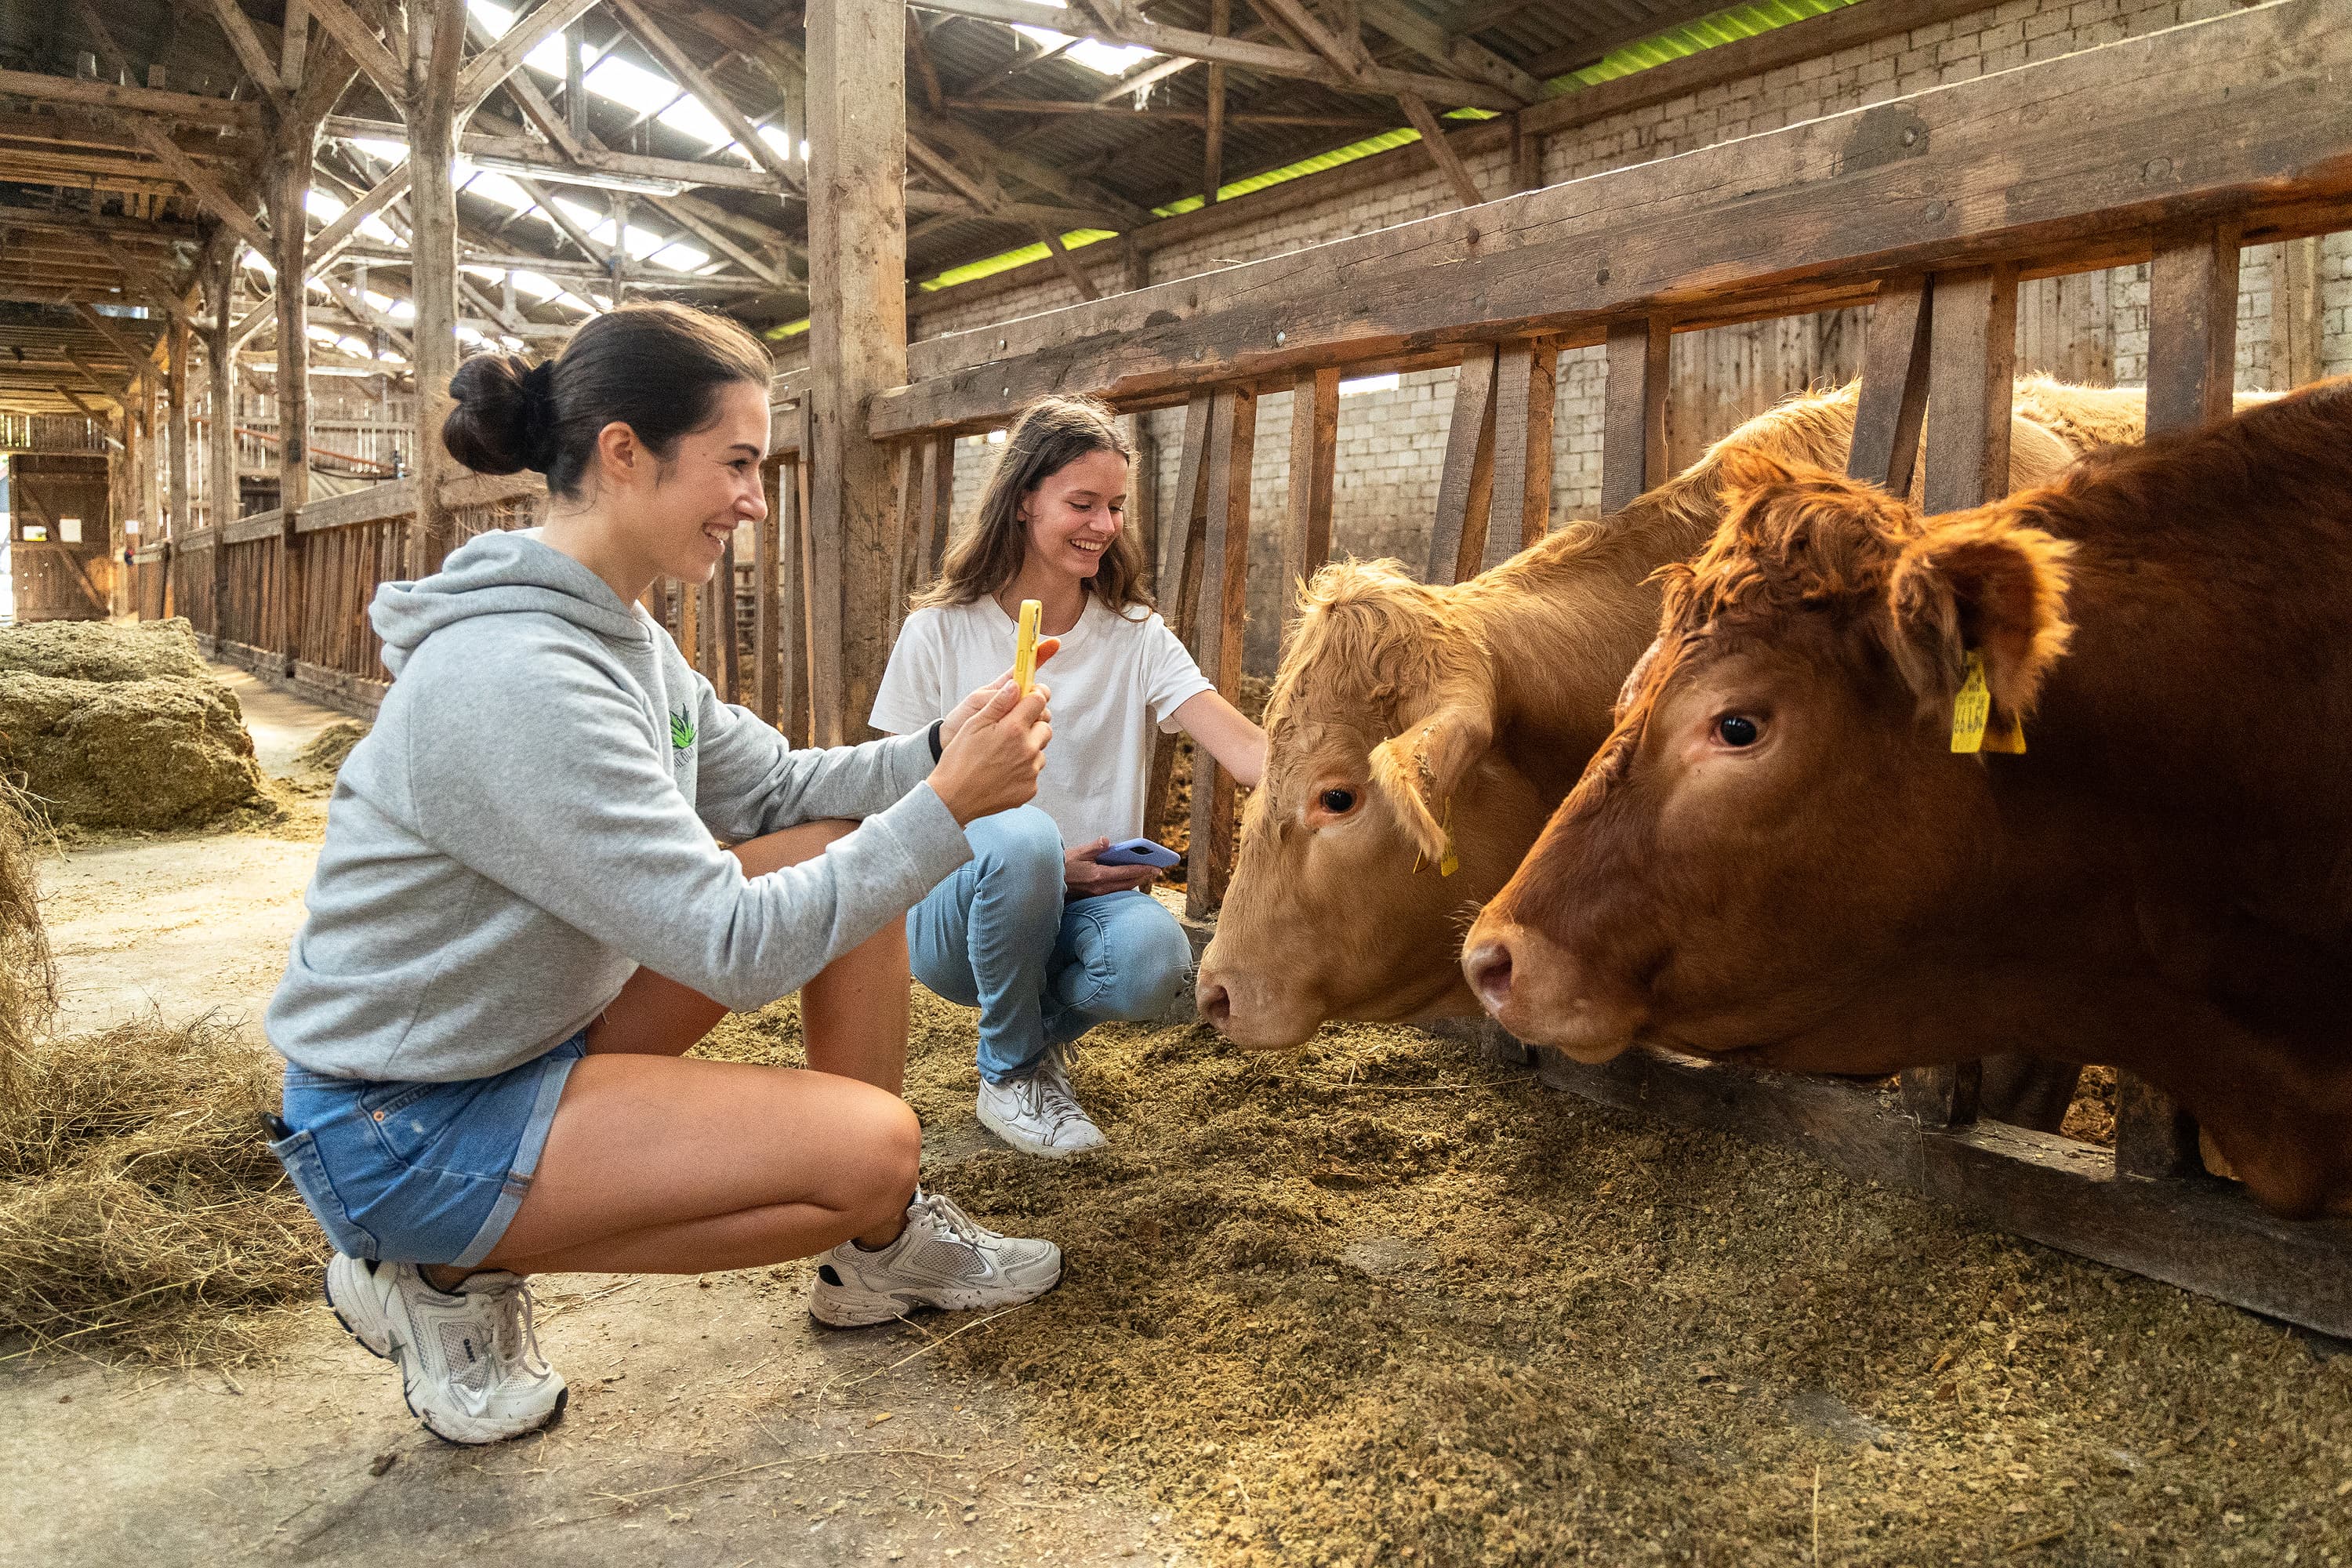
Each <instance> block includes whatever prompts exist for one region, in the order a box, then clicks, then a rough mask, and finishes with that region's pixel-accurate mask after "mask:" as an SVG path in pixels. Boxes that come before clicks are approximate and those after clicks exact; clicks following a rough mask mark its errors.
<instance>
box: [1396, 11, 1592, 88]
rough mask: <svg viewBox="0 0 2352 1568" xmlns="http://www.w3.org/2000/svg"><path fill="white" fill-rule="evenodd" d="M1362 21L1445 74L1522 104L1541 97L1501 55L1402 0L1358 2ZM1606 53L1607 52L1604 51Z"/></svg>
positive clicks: (1537, 83) (1535, 84)
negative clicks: (1453, 32)
mask: <svg viewBox="0 0 2352 1568" xmlns="http://www.w3.org/2000/svg"><path fill="white" fill-rule="evenodd" d="M1357 5H1358V6H1359V8H1360V9H1361V11H1362V12H1363V15H1364V20H1365V21H1367V22H1370V24H1371V25H1372V26H1375V27H1378V28H1379V29H1380V30H1381V32H1383V33H1386V34H1387V35H1388V36H1389V37H1391V38H1394V39H1395V40H1396V41H1397V42H1398V43H1400V44H1402V45H1403V46H1404V47H1406V48H1409V49H1411V50H1412V52H1413V53H1415V54H1417V55H1419V56H1420V57H1421V58H1423V59H1425V60H1427V61H1429V63H1430V64H1432V65H1433V66H1436V67H1437V68H1440V69H1441V70H1443V71H1444V72H1445V73H1446V74H1447V75H1448V76H1459V77H1464V78H1467V79H1474V80H1477V81H1483V82H1486V83H1488V84H1489V85H1491V86H1494V87H1498V88H1501V89H1503V90H1504V91H1505V92H1507V93H1509V94H1510V95H1511V96H1512V97H1513V98H1516V99H1517V100H1519V101H1520V102H1521V103H1533V102H1534V101H1535V100H1537V99H1538V98H1541V97H1543V96H1544V84H1543V83H1542V81H1541V80H1539V79H1537V78H1536V77H1534V76H1532V75H1530V74H1529V73H1528V72H1527V71H1525V70H1522V69H1521V68H1519V67H1517V66H1515V65H1513V64H1512V63H1511V62H1510V61H1508V60H1507V59H1505V58H1503V57H1502V56H1500V55H1498V54H1496V53H1495V52H1494V51H1493V50H1492V49H1489V48H1487V47H1486V46H1485V45H1483V44H1479V43H1477V42H1475V41H1474V40H1472V39H1470V38H1468V37H1460V36H1454V35H1448V34H1447V32H1446V31H1445V29H1444V28H1443V27H1441V26H1438V25H1437V24H1436V23H1435V22H1433V21H1431V20H1430V19H1429V18H1428V17H1426V16H1423V15H1422V14H1421V13H1420V12H1418V11H1416V10H1414V9H1413V8H1412V6H1411V5H1406V4H1405V0H1357ZM1603 52H1606V51H1603Z"/></svg>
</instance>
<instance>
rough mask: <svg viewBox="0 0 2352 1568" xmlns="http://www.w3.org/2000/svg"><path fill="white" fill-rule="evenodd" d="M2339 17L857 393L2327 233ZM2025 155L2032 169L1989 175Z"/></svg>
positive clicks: (1204, 286) (1064, 330) (1670, 170)
mask: <svg viewBox="0 0 2352 1568" xmlns="http://www.w3.org/2000/svg"><path fill="white" fill-rule="evenodd" d="M2331 19H2332V14H2331V13H2330V11H2329V9H2328V4H2327V0H2276V3H2274V4H2271V5H2263V6H2259V7H2256V8H2253V9H2250V10H2245V11H2239V12H2233V13H2231V14H2230V15H2228V16H2219V17H2216V18H2214V19H2212V20H2210V21H2206V22H2198V23H2191V24H2189V25H2186V26H2179V27H2175V28H2170V29H2168V30H2167V31H2165V32H2164V33H2163V34H2162V35H2161V36H2160V38H2159V37H2157V36H2151V37H2143V38H2137V39H2130V40H2126V41H2125V42H2121V43H2116V44H2111V45H2107V46H2105V47H2100V48H2095V49H2087V50H2083V51H2080V52H2077V53H2074V54H2071V55H2065V56H2062V57H2059V58H2053V59H2051V60H2047V61H2043V62H2042V63H2040V64H2036V65H2032V66H2026V67H2021V68H2018V69H2015V70H2008V71H2000V72H1996V73H1993V74H1991V75H1989V76H1984V77H1980V78H1978V79H1973V80H1970V81H1965V82H1958V83H1955V84H1953V85H1952V86H1950V87H1946V88H1938V89H1934V90H1932V91H1929V92H1926V93H1922V94H1919V95H1917V96H1916V97H1914V98H1908V99H1903V100H1896V101H1894V102H1889V103H1880V104H1874V105H1872V106H1870V107H1868V108H1864V109H1858V110H1851V111H1848V112H1846V113H1843V114H1834V115H1829V116H1824V117H1822V118H1821V119H1818V120H1811V121H1805V122H1803V123H1801V124H1798V125H1793V126H1789V127H1786V128H1784V129H1782V130H1780V131H1774V132H1766V133H1764V134H1761V135H1758V136H1751V137H1748V138H1745V139H1743V140H1739V141H1736V142H1726V143H1722V144H1719V145H1717V146H1713V147H1708V148H1703V149H1700V150H1698V151H1696V152H1692V153H1685V154H1683V155H1681V156H1679V157H1675V158H1667V159H1660V160H1655V161H1654V162H1650V163H1642V164H1639V165H1635V166H1633V167H1628V168H1622V169H1617V170H1612V171H1609V172H1606V173H1603V174H1594V175H1592V176H1591V177H1589V178H1586V179H1582V180H1574V181H1569V182H1566V183H1563V184H1556V185H1549V186H1547V187H1545V188H1543V189H1541V190H1538V191H1533V192H1529V193H1527V194H1525V195H1516V196H1511V197H1508V198H1506V199H1505V200H1503V201H1501V202H1497V203H1492V204H1489V205H1488V206H1487V207H1486V208H1484V209H1480V210H1478V211H1475V212H1456V213H1448V214H1444V215H1441V216H1435V217H1431V218H1425V219H1422V220H1420V221H1419V222H1417V223H1413V224H1408V225H1404V226H1400V227H1397V228H1394V229H1388V230H1383V231H1381V232H1378V233H1375V234H1370V235H1363V236H1358V237H1352V238H1349V239H1342V240H1335V241H1332V242H1330V243H1328V244H1326V245H1321V246H1316V247H1308V248H1307V249H1303V250H1299V251H1295V252H1291V253H1288V254H1286V255H1282V256H1277V257H1270V258H1265V259H1263V260H1259V261H1255V262H1251V263H1248V264H1246V265H1244V266H1240V267H1234V268H1226V269H1224V270H1223V271H1220V272H1217V273H1214V274H1212V275H1210V276H1208V277H1204V278H1192V279H1184V280H1183V281H1181V283H1162V284H1159V285H1155V286H1154V287H1152V288H1149V289H1140V290H1137V291H1135V292H1131V293H1125V294H1120V295H1117V296H1114V297H1111V298H1108V299H1105V300H1098V301H1097V302H1095V303H1094V304H1091V305H1079V306H1075V307H1071V308H1069V309H1067V310H1055V311H1049V312H1045V313H1043V314H1040V315H1036V316H1032V317H1028V318H1025V319H1023V320H1021V321H1013V322H1010V323H1002V324H999V325H997V326H993V327H991V328H988V329H986V331H985V333H984V335H983V334H982V333H981V332H977V331H975V332H956V333H950V334H946V335H943V336H941V337H939V338H934V339H929V340H927V341H925V342H922V343H919V344H918V345H916V347H915V348H914V350H913V351H912V352H911V354H910V363H911V365H912V367H913V369H914V371H915V373H916V377H917V379H916V380H915V382H914V383H913V384H910V385H908V386H903V387H899V388H897V389H893V390H891V391H888V392H887V393H884V394H883V395H880V396H878V397H877V398H876V399H875V401H874V404H873V405H872V408H871V411H870V412H871V421H872V428H873V429H874V431H875V432H876V433H877V434H881V435H897V434H905V433H909V432H911V431H914V430H917V429H924V428H933V427H960V428H970V427H973V426H980V425H983V424H985V423H987V422H990V421H996V420H1001V419H1002V418H1003V417H1004V416H1005V415H1006V414H1007V413H1008V412H1009V411H1010V410H1012V409H1014V408H1018V407H1019V406H1021V405H1024V404H1025V403H1027V402H1028V401H1030V400H1031V399H1033V398H1034V397H1036V396H1039V395H1044V394H1045V393H1048V392H1053V391H1057V390H1067V389H1069V388H1073V387H1084V388H1089V389H1092V390H1094V391H1096V392H1097V393H1099V394H1102V395H1107V396H1109V397H1111V398H1113V399H1115V400H1118V401H1119V402H1121V403H1122V404H1127V405H1132V403H1133V400H1136V399H1139V398H1141V397H1144V396H1148V395H1156V394H1160V393H1163V392H1172V391H1174V390H1176V389H1179V388H1181V387H1184V386H1187V385H1191V384H1199V383H1200V382H1201V381H1202V379H1204V378H1210V377H1213V378H1215V379H1219V380H1223V379H1228V378H1246V379H1255V378H1257V377H1261V376H1266V377H1277V376H1278V377H1287V376H1288V375H1289V374H1295V373H1296V371H1297V369H1299V368H1300V367H1302V366H1306V365H1315V364H1330V363H1350V364H1352V363H1358V362H1359V361H1360V360H1365V359H1370V358H1373V357H1376V356H1378V355H1380V354H1383V353H1396V352H1399V351H1401V350H1402V348H1403V347H1404V346H1405V345H1407V344H1408V343H1412V344H1416V345H1422V346H1434V345H1436V344H1439V343H1443V342H1447V341H1452V342H1467V341H1471V340H1475V339H1486V340H1492V339H1494V338H1496V337H1499V336H1507V335H1523V334H1531V333H1535V332H1543V333H1549V334H1557V335H1562V336H1573V335H1575V334H1578V333H1581V332H1588V331H1597V330H1598V327H1599V324H1600V323H1601V321H1604V320H1607V319H1611V318H1622V316H1624V315H1627V314H1631V313H1636V312H1646V311H1648V310H1652V309H1654V308H1659V307H1673V308H1675V309H1676V310H1677V313H1679V310H1680V309H1681V308H1683V307H1686V306H1687V305H1688V304H1689V302H1690V301H1691V300H1693V299H1694V298H1696V297H1698V296H1701V295H1706V294H1715V295H1721V294H1723V293H1724V292H1726V291H1727V289H1729V287H1730V286H1731V285H1733V284H1738V285H1741V286H1742V287H1743V288H1744V289H1753V290H1756V291H1758V292H1764V291H1776V290H1777V291H1785V292H1788V293H1791V294H1793V293H1796V292H1798V291H1799V290H1801V289H1805V288H1825V287H1828V286H1830V285H1832V284H1836V285H1840V286H1847V285H1853V286H1858V285H1862V284H1864V283H1866V282H1868V281H1870V280H1871V279H1875V278H1876V277H1881V276H1884V275H1885V273H1886V272H1888V271H1890V270H1895V269H1908V268H1923V267H1938V268H1948V267H1958V266H1960V265H1964V264H1974V263H1976V262H1978V261H1981V260H1988V259H1993V258H2000V257H2004V256H2021V255H2026V254H2033V253H2040V254H2044V255H2049V254H2053V253H2055V252H2057V251H2059V250H2061V249H2065V250H2068V251H2069V253H2070V254H2072V253H2074V248H2075V247H2081V249H2082V250H2083V251H2084V252H2089V251H2093V250H2095V251H2096V252H2097V253H2098V254H2100V255H2106V254H2109V253H2110V251H2113V252H2115V253H2118V254H2126V253H2128V252H2129V251H2130V249H2131V247H2145V246H2146V245H2147V238H2146V234H2147V228H2148V226H2149V225H2150V224H2151V223H2153V222H2155V221H2157V220H2158V218H2173V219H2174V220H2176V221H2177V220H2178V219H2179V218H2180V217H2186V216H2194V215H2195V214H2196V213H2197V212H2198V211H2199V210H2200V209H2205V210H2220V209H2221V208H2231V209H2238V208H2242V207H2244V206H2245V205H2246V204H2247V203H2248V202H2250V201H2251V202H2253V203H2255V204H2257V205H2256V206H2255V207H2254V208H2253V209H2252V211H2251V212H2250V214H2249V216H2248V222H2249V225H2250V227H2252V229H2254V230H2256V231H2259V233H2260V237H2264V238H2271V237H2281V236H2282V235H2283V234H2284V232H2287V230H2286V229H2285V228H2283V227H2282V226H2289V225H2293V226H2300V227H2295V228H2294V232H2319V231H2321V230H2323V229H2325V228H2326V227H2328V226H2331V225H2332V224H2334V223H2340V221H2341V219H2340V216H2336V217H2330V216H2326V215H2325V214H2324V213H2323V211H2322V209H2321V208H2320V207H2319V206H2318V205H2315V204H2317V203H2320V202H2322V201H2333V200H2340V198H2342V197H2343V196H2344V195H2346V194H2347V193H2348V192H2352V163H2347V160H2345V159H2344V158H2343V157H2342V155H2341V154H2342V132H2341V127H2340V125H2338V124H2336V123H2335V122H2334V121H2331V120H2330V119H2329V118H2328V117H2326V116H2317V115H2313V114H2311V113H2309V112H2308V105H2309V104H2311V103H2313V102H2318V101H2327V100H2328V98H2327V95H2328V94H2329V93H2330V92H2331V91H2333V90H2334V89H2333V88H2332V87H2331V85H2330V83H2332V82H2334V81H2336V80H2337V79H2339V78H2340V75H2341V74H2342V73H2343V72H2345V71H2347V70H2352V29H2347V28H2343V27H2340V26H2332V25H2331ZM2217 116H2219V117H2222V118H2226V121H2227V123H2228V127H2229V130H2228V132H2227V133H2224V132H2222V130H2221V125H2220V123H2219V121H2217ZM2020 167H2026V168H2032V169H2033V170H2034V171H2035V177H2034V178H2033V179H2032V180H2031V181H2024V182H2018V181H2010V180H1998V181H1996V180H1991V179H1989V178H1987V177H1986V174H1985V171H1986V170H1988V169H1994V168H2002V169H2007V168H2020ZM2149 169H2155V170H2157V171H2158V174H2157V175H2156V176H2151V175H2149V174H2147V173H2146V171H2147V170H2149ZM2256 186H2259V187H2260V188H2259V189H2255V188H2253V187H2256ZM1831 212H1834V213H1836V214H1837V215H1838V220H1837V222H1836V223H1834V224H1833V225H1825V223H1824V218H1823V215H1824V214H1825V213H1831ZM2139 253H2140V254H2145V253H2146V252H2145V249H2144V248H2142V249H2141V250H2140V251H2139ZM1805 308H1808V309H1810V308H1811V307H1810V306H1807V307H1805ZM1273 321H1280V322H1281V326H1282V331H1281V333H1280V341H1279V342H1277V341H1276V333H1275V332H1273V331H1268V330H1267V329H1268V326H1269V324H1270V323H1271V322H1273ZM999 340H1003V341H1004V342H1005V343H1006V347H1005V348H1004V349H1003V350H999V349H998V348H997V347H996V344H997V342H999ZM1579 341H1583V340H1579ZM983 366H984V368H983Z"/></svg>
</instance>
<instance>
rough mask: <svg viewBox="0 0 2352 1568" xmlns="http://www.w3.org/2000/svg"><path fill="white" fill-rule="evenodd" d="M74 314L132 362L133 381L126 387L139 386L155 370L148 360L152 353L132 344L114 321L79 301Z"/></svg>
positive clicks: (75, 303)
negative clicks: (141, 379) (145, 376)
mask: <svg viewBox="0 0 2352 1568" xmlns="http://www.w3.org/2000/svg"><path fill="white" fill-rule="evenodd" d="M73 312H74V314H75V315H77V316H79V317H80V318H81V320H82V324H83V325H84V326H87V327H89V328H91V329H92V330H94V331H97V333H98V334H99V335H100V337H102V338H104V339H105V340H106V341H107V342H110V343H112V344H113V345H114V349H115V352H116V353H120V354H121V356H122V357H123V358H124V359H125V360H127V361H129V362H130V365H131V379H130V381H129V382H127V383H125V385H126V386H135V385H137V384H138V383H139V380H140V378H141V377H142V376H144V375H146V374H149V373H150V372H151V371H152V370H153V369H154V365H153V363H152V362H151V361H150V360H149V358H148V355H149V353H152V351H151V350H149V349H146V348H142V347H141V346H140V345H139V344H137V343H135V342H131V338H130V335H129V334H128V333H126V332H124V331H122V330H121V328H120V327H117V326H116V325H115V324H114V323H113V322H112V321H108V320H107V319H106V318H105V317H104V316H101V315H100V314H99V313H98V312H97V311H96V310H91V309H90V308H89V306H88V305H86V304H84V303H82V301H80V300H75V301H74V302H73Z"/></svg>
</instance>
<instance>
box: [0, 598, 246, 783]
mask: <svg viewBox="0 0 2352 1568" xmlns="http://www.w3.org/2000/svg"><path fill="white" fill-rule="evenodd" d="M58 634H64V635H58ZM0 771H5V773H6V774H7V775H8V777H9V778H11V779H12V780H14V781H16V783H18V784H21V785H22V787H23V788H24V789H26V791H27V792H29V793H30V794H32V795H35V796H37V797H38V799H39V800H40V801H41V802H42V804H43V805H44V807H45V808H46V809H47V814H48V816H49V818H50V819H51V820H52V821H54V822H56V823H58V824H60V825H63V824H68V823H70V824H75V825H79V826H88V827H182V826H197V825H201V824H203V823H205V822H209V821H212V820H214V819H215V818H217V817H219V816H224V815H225V814H226V813H228V812H231V811H234V810H236V809H237V808H238V807H240V806H245V805H258V804H261V803H262V802H264V801H266V800H267V799H268V795H266V793H265V789H264V785H263V783H262V776H261V768H260V766H259V764H258V763H256V762H255V760H254V754H253V737H252V736H251V735H249V734H247V732H246V729H245V715H244V712H243V710H240V709H239V708H238V707H237V702H236V695H235V694H234V693H232V692H231V691H230V690H229V689H228V688H227V687H226V686H224V685H222V684H221V683H220V682H219V681H218V680H216V679H214V678H213V675H212V672H211V671H209V670H207V669H206V668H205V666H204V662H203V660H201V659H199V658H197V657H196V650H195V639H194V634H193V633H191V632H190V631H189V630H188V624H187V622H185V621H182V620H173V621H164V622H159V623H155V624H152V625H141V626H108V625H103V624H100V623H96V622H85V623H66V624H63V625H43V626H18V627H14V628H9V629H5V630H0Z"/></svg>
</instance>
